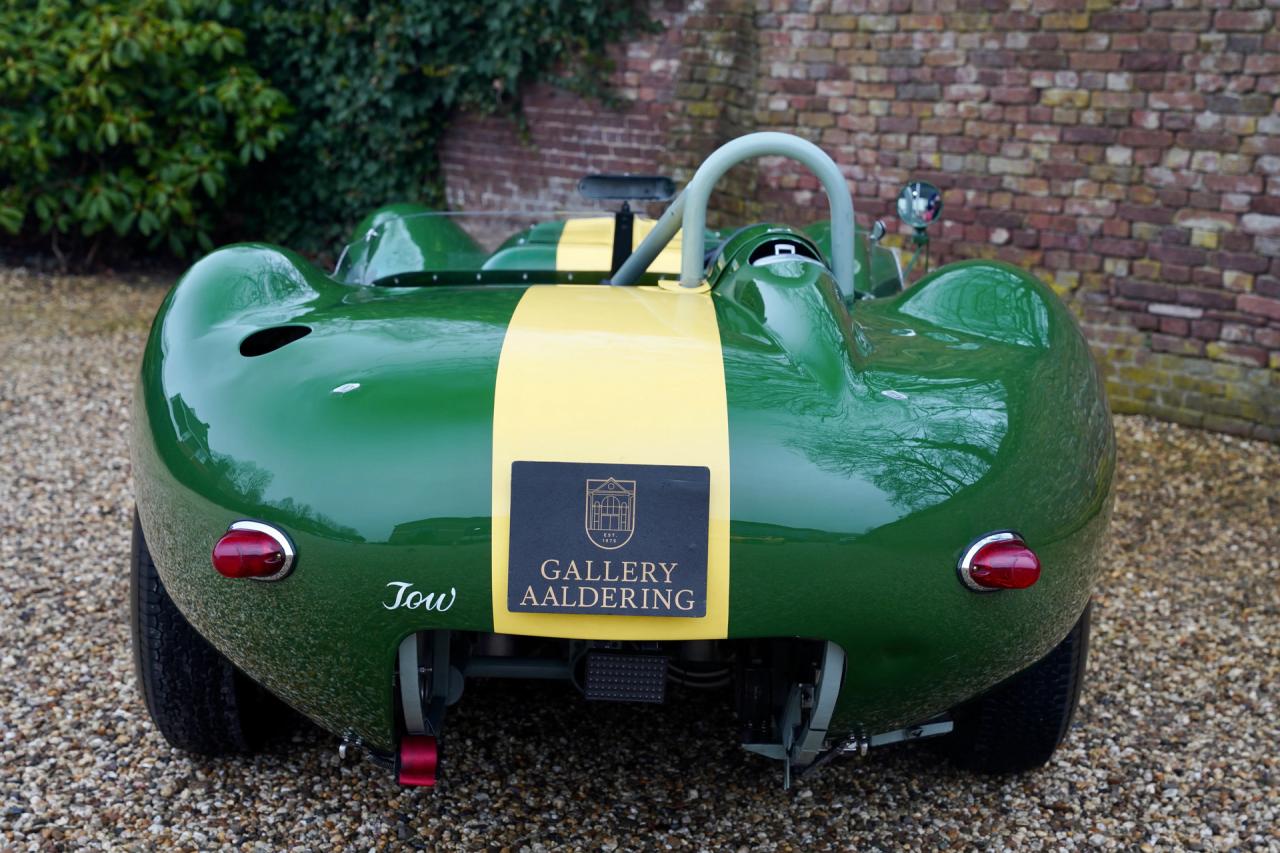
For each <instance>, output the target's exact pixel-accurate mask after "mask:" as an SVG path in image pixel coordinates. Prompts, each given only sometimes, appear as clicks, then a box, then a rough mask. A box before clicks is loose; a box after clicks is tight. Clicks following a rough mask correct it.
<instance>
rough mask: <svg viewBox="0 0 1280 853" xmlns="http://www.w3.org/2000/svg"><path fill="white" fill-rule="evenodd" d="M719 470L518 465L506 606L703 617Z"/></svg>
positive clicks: (513, 491) (513, 476) (525, 609)
mask: <svg viewBox="0 0 1280 853" xmlns="http://www.w3.org/2000/svg"><path fill="white" fill-rule="evenodd" d="M710 498H711V474H710V471H709V470H708V469H707V468H704V467H694V466H686V465H610V464H589V463H581V462H515V463H512V465H511V552H510V559H509V563H508V569H507V609H508V610H511V611H519V612H526V613H602V614H615V615H619V616H689V617H696V616H705V615H706V613H707V530H708V521H707V518H708V512H709V508H710Z"/></svg>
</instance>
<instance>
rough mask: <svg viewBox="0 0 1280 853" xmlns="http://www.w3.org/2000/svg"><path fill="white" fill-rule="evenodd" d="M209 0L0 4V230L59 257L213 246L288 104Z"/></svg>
mask: <svg viewBox="0 0 1280 853" xmlns="http://www.w3.org/2000/svg"><path fill="white" fill-rule="evenodd" d="M231 10H232V7H231V5H230V4H228V3H225V2H224V3H216V2H209V0H74V2H67V0H25V2H24V1H23V0H3V5H0V226H3V228H4V229H5V230H7V231H8V232H10V233H11V234H25V235H27V236H31V235H32V234H34V233H38V234H41V235H49V236H50V237H51V243H52V247H53V250H54V252H55V253H58V252H59V240H60V239H61V242H62V247H63V249H65V250H70V251H74V252H77V253H79V252H84V253H86V254H87V255H88V256H89V257H90V258H92V255H93V253H94V252H95V251H97V249H98V248H99V245H100V244H102V243H104V242H105V243H110V244H111V245H112V246H113V247H117V248H118V247H120V245H121V244H123V245H124V246H128V245H129V244H135V245H136V244H144V245H148V246H151V247H154V246H156V245H157V244H161V243H163V244H164V245H166V246H167V247H168V248H169V249H170V250H171V251H173V252H174V253H175V254H179V255H181V254H186V253H187V252H188V251H189V250H190V249H191V248H193V247H194V246H200V247H203V248H206V249H207V248H209V247H210V245H211V240H210V235H211V233H212V231H213V229H214V227H215V225H216V222H217V219H216V216H217V213H218V209H219V206H220V205H221V204H222V203H223V201H224V200H225V199H226V198H227V197H228V195H229V189H230V186H229V185H230V184H231V183H232V182H233V181H234V180H235V178H236V176H237V174H238V173H239V172H241V171H242V167H243V165H244V164H247V163H249V162H250V161H253V160H261V159H263V158H264V157H265V156H266V155H267V153H268V152H269V151H271V150H272V149H273V148H275V147H276V146H277V145H278V144H279V143H280V141H281V140H282V139H283V138H284V134H285V126H284V125H283V124H282V117H283V116H284V114H285V112H286V111H287V108H288V104H287V101H286V100H285V98H284V96H283V95H282V94H281V93H280V92H279V91H278V90H276V89H274V88H272V87H271V86H270V85H269V84H268V83H267V82H265V81H264V80H263V79H262V77H260V76H259V75H258V73H257V72H255V71H254V69H253V68H252V67H250V66H249V65H248V64H246V63H245V61H244V58H243V56H244V38H243V35H242V34H241V33H240V32H239V31H238V30H236V29H234V28H232V27H229V26H227V25H225V24H223V23H220V22H219V20H218V18H219V17H224V16H226V15H228V14H230V12H231Z"/></svg>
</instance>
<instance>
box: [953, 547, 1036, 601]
mask: <svg viewBox="0 0 1280 853" xmlns="http://www.w3.org/2000/svg"><path fill="white" fill-rule="evenodd" d="M959 569H960V580H962V581H963V582H964V585H965V586H967V587H969V588H970V589H972V590H974V591H976V592H990V591H992V590H996V589H1026V588H1027V587H1029V586H1032V585H1034V584H1035V582H1036V581H1038V580H1040V558H1039V557H1037V556H1036V554H1035V552H1034V551H1032V550H1031V549H1030V548H1028V547H1027V543H1025V542H1023V541H1022V537H1020V536H1019V535H1018V534H1016V533H993V534H991V535H990V536H984V537H982V538H981V539H979V540H978V541H977V542H975V543H973V544H972V545H970V546H969V549H968V550H967V551H966V552H965V555H964V557H963V558H962V559H961V560H960V566H959Z"/></svg>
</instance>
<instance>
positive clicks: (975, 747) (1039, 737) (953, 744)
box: [939, 604, 1093, 773]
mask: <svg viewBox="0 0 1280 853" xmlns="http://www.w3.org/2000/svg"><path fill="white" fill-rule="evenodd" d="M1092 608H1093V605H1092V604H1090V605H1088V606H1086V607H1085V609H1084V613H1082V614H1081V615H1080V619H1079V620H1078V621H1077V622H1076V624H1075V626H1074V627H1073V628H1072V629H1071V633H1069V634H1067V636H1066V637H1065V638H1064V639H1063V640H1062V642H1060V643H1059V644H1058V645H1056V646H1054V648H1053V650H1052V651H1050V652H1049V654H1047V655H1045V656H1044V657H1043V658H1041V659H1040V660H1039V661H1037V662H1036V663H1034V664H1032V665H1031V666H1029V667H1027V668H1026V669H1024V670H1023V671H1022V672H1020V673H1018V674H1017V675H1015V676H1014V677H1013V678H1010V679H1009V680H1008V681H1005V682H1003V683H1002V684H999V685H998V686H996V687H995V688H994V689H992V690H991V691H989V692H987V693H984V694H983V695H982V696H979V697H978V698H977V699H974V700H972V701H970V702H967V703H965V704H964V705H962V706H960V707H959V708H957V709H956V710H955V711H954V713H953V714H952V717H953V719H954V720H955V729H954V731H953V732H952V733H951V735H950V736H949V737H947V738H945V739H943V740H942V741H941V742H940V744H939V746H941V747H942V748H943V749H944V750H945V751H946V753H947V754H948V756H949V757H950V758H951V760H952V761H953V762H954V763H956V764H957V765H959V766H960V767H963V768H965V769H967V770H973V771H976V772H979V773H1021V772H1023V771H1027V770H1034V769H1036V768H1037V767H1042V766H1044V765H1045V764H1046V763H1047V762H1048V761H1049V758H1050V757H1051V756H1052V755H1053V752H1054V750H1056V749H1057V748H1058V746H1059V745H1060V744H1061V743H1062V741H1063V740H1064V739H1065V738H1066V735H1067V730H1068V729H1069V728H1070V726H1071V718H1072V716H1073V715H1074V714H1075V710H1076V704H1077V703H1078V702H1079V700H1080V688H1081V687H1082V686H1083V685H1084V671H1085V661H1086V658H1087V657H1088V652H1089V614H1090V611H1091V610H1092Z"/></svg>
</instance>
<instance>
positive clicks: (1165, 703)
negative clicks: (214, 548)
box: [0, 269, 1280, 851]
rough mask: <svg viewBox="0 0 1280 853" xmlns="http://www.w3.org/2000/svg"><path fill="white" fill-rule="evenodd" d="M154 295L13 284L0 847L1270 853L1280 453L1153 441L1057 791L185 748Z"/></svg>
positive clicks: (1140, 435) (638, 745) (538, 757)
mask: <svg viewBox="0 0 1280 853" xmlns="http://www.w3.org/2000/svg"><path fill="white" fill-rule="evenodd" d="M163 294H164V285H162V284H155V283H145V282H143V283H139V282H132V281H124V280H119V279H115V278H110V277H107V278H97V279H90V278H68V277H54V276H48V275H42V274H36V273H31V272H26V271H24V270H21V269H7V270H3V269H0V366H2V367H0V459H2V460H3V467H2V468H0V737H2V738H3V742H2V743H0V847H4V848H32V849H45V848H47V849H55V850H56V849H67V850H71V849H77V850H78V849H99V848H118V847H124V848H135V849H153V848H162V849H171V850H187V849H189V850H206V849H212V848H223V849H241V850H274V849H281V848H285V847H288V848H292V849H302V850H305V849H318V850H324V849H351V850H370V849H389V848H408V849H414V848H419V849H467V850H480V849H484V850H495V851H496V850H509V851H518V850H519V851H524V850H528V851H540V850H552V849H566V848H567V849H590V850H595V849H602V850H615V849H617V850H634V849H640V848H644V849H680V850H685V849H693V850H780V851H786V850H806V851H807V850H826V849H848V848H858V849H886V850H900V849H921V850H926V849H928V850H932V849H937V848H940V847H962V848H983V849H1006V848H1009V849H1027V850H1049V849H1052V850H1074V849H1083V848H1089V849H1094V848H1101V849H1125V850H1131V849H1141V850H1157V849H1169V848H1187V849H1199V850H1219V849H1224V850H1225V849H1270V850H1280V829H1277V827H1278V826H1280V789H1278V787H1277V782H1278V781H1280V766H1278V759H1277V744H1280V724H1278V723H1277V714H1278V711H1280V709H1277V707H1276V693H1277V684H1278V683H1280V618H1278V617H1280V556H1278V555H1280V530H1278V528H1280V523H1278V522H1277V519H1278V518H1280V485H1278V484H1280V448H1277V447H1276V446H1273V445H1268V444H1262V443H1259V442H1250V441H1243V440H1240V439H1236V438H1231V437H1228V436H1223V435H1215V434H1211V433H1205V432H1198V431H1195V430H1189V429H1185V428H1182V427H1178V426H1173V425H1169V424H1164V423H1158V422H1155V421H1151V420H1147V419H1143V418H1134V417H1126V418H1119V419H1117V422H1116V427H1117V432H1118V436H1119V444H1120V467H1119V476H1118V479H1117V486H1118V500H1117V504H1116V511H1115V523H1114V533H1113V544H1112V546H1111V549H1110V552H1111V553H1112V554H1113V555H1114V559H1113V561H1112V563H1111V564H1110V566H1109V567H1108V569H1107V572H1106V576H1105V578H1104V579H1103V581H1102V583H1101V585H1100V586H1099V589H1098V595H1097V607H1096V610H1095V614H1094V633H1093V646H1092V653H1091V660H1090V666H1089V672H1090V676H1089V681H1088V683H1087V685H1086V687H1085V693H1084V698H1083V700H1082V703H1081V707H1080V713H1079V715H1078V717H1077V720H1076V722H1075V724H1074V726H1073V729H1072V731H1071V733H1070V735H1069V737H1068V739H1067V742H1066V744H1065V745H1064V746H1063V748H1062V749H1061V750H1060V751H1059V752H1058V754H1057V755H1056V756H1055V758H1054V759H1053V761H1052V763H1051V764H1050V765H1049V766H1048V767H1047V768H1045V769H1044V770H1042V771H1039V772H1036V773H1030V774H1026V775H1023V776H1018V777H1012V778H985V777H976V776H971V775H967V774H964V773H961V772H958V771H956V770H953V769H951V768H949V767H948V766H946V765H945V764H943V763H940V762H939V761H938V760H937V759H936V758H935V756H934V754H933V752H932V751H931V750H930V749H929V748H928V745H927V744H918V745H913V746H911V747H902V748H896V749H895V748H887V749H885V750H883V751H873V752H872V753H871V754H870V755H869V756H868V757H867V758H865V759H849V760H842V761H839V762H836V763H835V764H833V765H830V766H828V767H826V768H823V769H822V770H821V771H820V772H818V773H817V774H815V775H814V776H813V777H811V778H809V779H806V780H805V781H804V782H802V783H801V784H800V785H798V786H797V788H796V789H795V790H793V791H792V792H790V793H783V792H782V791H781V790H780V782H781V774H780V771H779V769H778V767H777V766H775V765H774V764H772V763H770V762H767V761H765V760H763V759H758V758H756V757H754V756H751V755H748V754H746V753H745V752H743V751H742V750H741V749H739V748H738V747H737V746H736V745H735V740H734V730H733V724H732V721H731V719H730V716H729V707H730V706H729V703H728V701H727V700H726V698H725V697H723V696H718V695H712V696H707V695H701V694H694V695H688V696H684V695H681V696H680V697H679V698H680V701H677V702H672V703H668V704H667V705H665V706H661V707H656V708H654V707H648V706H618V705H608V704H604V705H591V706H588V705H587V704H586V703H584V702H583V701H581V699H580V698H579V697H578V696H577V695H576V693H574V692H573V691H572V690H571V689H557V688H553V687H551V686H546V685H534V686H532V687H525V686H521V687H519V688H518V689H515V688H513V686H512V685H511V684H501V683H497V684H476V685H468V688H467V695H466V696H465V697H464V698H463V700H462V702H461V703H459V705H458V706H456V708H455V709H454V710H453V712H451V715H450V719H449V731H448V740H447V742H446V746H445V748H446V752H445V753H444V765H443V781H442V782H441V784H440V786H439V788H437V789H436V790H424V789H412V790H404V789H400V788H398V787H397V786H396V785H395V784H394V782H393V781H392V779H391V774H390V773H388V772H387V771H385V770H382V769H380V768H378V767H376V766H374V765H372V764H370V763H367V762H352V763H347V764H341V763H339V761H338V759H337V755H336V746H337V743H336V741H335V739H334V738H332V737H330V736H329V735H327V734H325V733H323V732H319V731H316V730H315V729H311V728H304V729H301V730H299V731H296V732H295V733H293V734H292V735H290V736H287V737H285V738H284V739H282V740H281V741H279V742H277V743H274V744H272V745H271V747H270V748H269V749H268V750H267V751H266V752H265V753H264V754H261V755H257V756H253V757H246V758H238V759H219V760H204V759H196V758H192V757H189V756H186V755H184V754H182V753H179V752H176V751H175V750H172V749H170V748H169V747H168V746H167V745H166V744H165V742H164V740H163V739H162V738H161V737H160V736H159V734H157V733H156V731H155V729H154V728H153V727H152V726H151V724H150V721H149V720H148V719H147V714H146V710H145V709H144V708H143V705H142V702H141V700H140V698H139V696H138V693H137V690H136V688H135V685H134V677H133V662H132V659H131V652H130V646H129V631H128V613H127V603H126V592H127V588H128V577H127V560H128V553H129V520H130V512H131V507H132V497H131V491H130V483H129V462H128V451H127V430H128V417H129V400H130V396H131V394H132V387H133V383H134V379H135V376H136V374H137V369H138V359H139V357H140V354H141V347H142V344H143V341H144V339H145V335H146V330H147V326H148V324H149V322H150V320H151V317H152V316H153V314H154V312H155V309H156V307H157V306H158V304H159V301H160V299H161V298H162V296H163Z"/></svg>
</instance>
